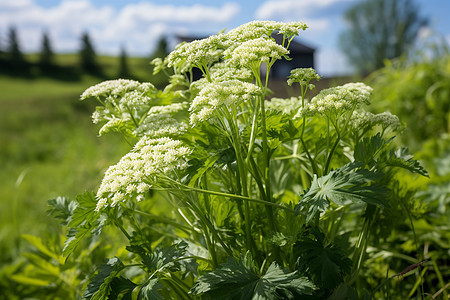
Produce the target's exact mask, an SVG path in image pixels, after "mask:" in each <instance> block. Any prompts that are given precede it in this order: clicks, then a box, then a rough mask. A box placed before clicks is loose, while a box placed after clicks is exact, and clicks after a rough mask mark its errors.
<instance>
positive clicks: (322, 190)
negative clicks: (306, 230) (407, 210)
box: [295, 162, 388, 223]
mask: <svg viewBox="0 0 450 300" xmlns="http://www.w3.org/2000/svg"><path fill="white" fill-rule="evenodd" d="M360 166H361V164H359V163H355V162H353V163H349V164H346V165H345V166H343V167H341V168H338V169H336V170H333V171H331V172H330V173H329V174H327V175H325V176H322V177H320V178H317V176H314V178H313V182H312V183H311V187H310V188H309V189H308V190H307V191H306V193H304V194H303V196H302V199H301V200H300V202H299V203H298V204H297V205H296V207H295V209H296V212H297V213H299V212H300V211H304V210H307V217H306V221H307V222H308V223H309V222H310V221H311V220H313V219H314V217H315V216H316V215H317V214H320V213H323V212H325V211H326V210H327V208H328V206H329V201H331V202H333V203H334V204H336V205H345V204H347V203H348V202H349V201H351V202H357V203H361V202H366V203H368V204H374V205H378V206H381V207H387V206H388V203H387V201H386V195H387V189H386V188H384V187H382V186H380V185H377V184H375V183H374V182H375V181H376V180H378V179H379V178H380V174H379V173H375V172H371V171H369V170H366V169H358V170H356V171H355V169H356V168H358V167H360ZM369 184H370V185H369Z"/></svg>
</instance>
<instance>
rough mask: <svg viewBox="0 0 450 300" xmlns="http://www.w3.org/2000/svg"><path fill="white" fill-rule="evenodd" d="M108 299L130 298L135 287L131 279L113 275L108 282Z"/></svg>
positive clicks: (124, 299)
mask: <svg viewBox="0 0 450 300" xmlns="http://www.w3.org/2000/svg"><path fill="white" fill-rule="evenodd" d="M110 287H111V292H110V293H109V296H108V300H118V299H121V300H132V296H133V290H134V289H135V288H136V287H137V284H135V283H134V282H133V281H131V280H129V279H128V278H124V277H122V276H119V277H114V278H113V280H112V281H111V284H110Z"/></svg>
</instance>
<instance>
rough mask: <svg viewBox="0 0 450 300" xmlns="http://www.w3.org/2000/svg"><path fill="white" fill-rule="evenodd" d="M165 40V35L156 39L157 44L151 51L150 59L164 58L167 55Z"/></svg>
mask: <svg viewBox="0 0 450 300" xmlns="http://www.w3.org/2000/svg"><path fill="white" fill-rule="evenodd" d="M167 48H168V46H167V40H166V38H165V37H161V38H160V39H159V41H158V44H157V46H156V49H155V51H153V53H152V55H151V56H150V61H151V60H153V59H155V58H158V57H159V58H164V57H166V56H167V54H169V53H168V51H167Z"/></svg>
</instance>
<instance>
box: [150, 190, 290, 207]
mask: <svg viewBox="0 0 450 300" xmlns="http://www.w3.org/2000/svg"><path fill="white" fill-rule="evenodd" d="M153 189H154V190H164V191H166V190H168V189H166V188H163V189H158V188H153ZM182 190H184V191H194V192H199V193H207V194H210V195H216V196H222V197H226V198H231V199H236V200H245V201H249V202H254V203H258V204H262V205H269V206H273V207H275V208H279V209H284V210H287V211H289V212H291V213H295V211H294V210H293V209H292V208H289V207H286V206H283V205H281V204H278V203H273V202H267V201H264V200H261V199H255V198H249V197H246V196H242V195H233V194H228V193H222V192H216V191H210V190H203V189H199V188H194V187H188V186H185V187H184V188H182Z"/></svg>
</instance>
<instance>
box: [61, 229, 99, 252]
mask: <svg viewBox="0 0 450 300" xmlns="http://www.w3.org/2000/svg"><path fill="white" fill-rule="evenodd" d="M103 225H104V220H98V221H96V222H95V223H85V224H83V225H80V226H78V227H77V228H70V230H69V232H68V233H67V239H66V241H65V242H64V248H63V253H62V254H63V256H64V257H67V256H69V255H70V254H72V253H73V251H75V249H76V247H77V246H78V245H79V243H80V242H81V241H82V240H83V239H84V238H85V237H86V236H88V235H89V234H96V235H98V234H100V232H101V229H102V228H103Z"/></svg>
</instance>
